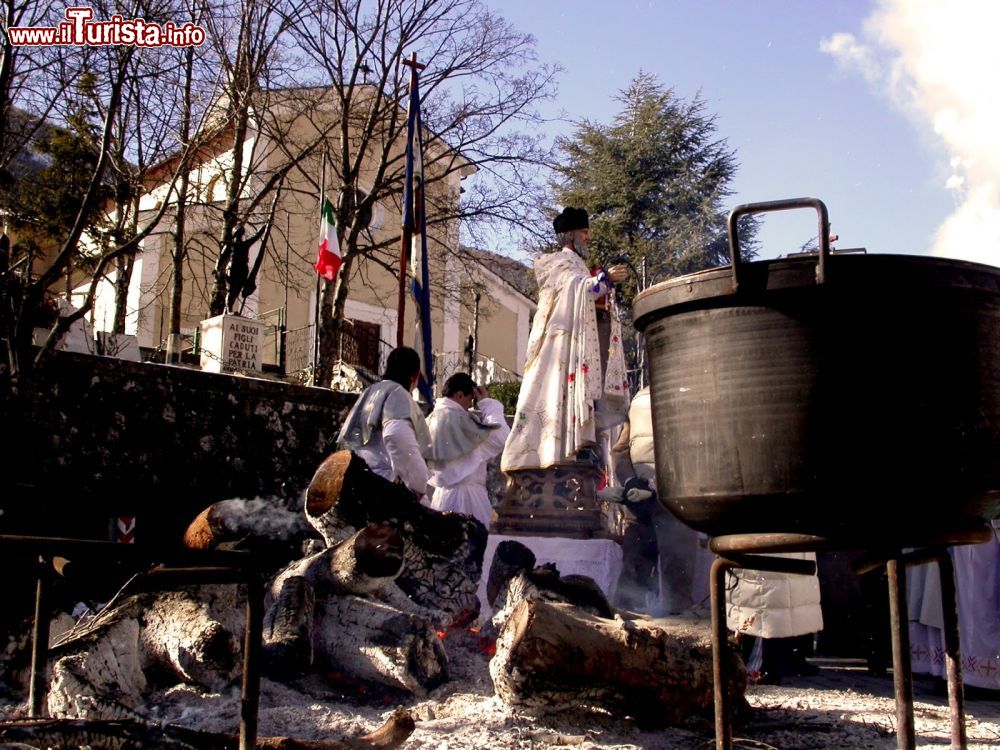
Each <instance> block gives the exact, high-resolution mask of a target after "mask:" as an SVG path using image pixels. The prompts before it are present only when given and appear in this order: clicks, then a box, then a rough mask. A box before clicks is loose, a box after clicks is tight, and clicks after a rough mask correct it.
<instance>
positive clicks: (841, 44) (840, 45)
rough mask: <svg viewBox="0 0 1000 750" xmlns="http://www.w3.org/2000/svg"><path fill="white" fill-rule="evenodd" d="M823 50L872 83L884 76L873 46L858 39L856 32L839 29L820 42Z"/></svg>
mask: <svg viewBox="0 0 1000 750" xmlns="http://www.w3.org/2000/svg"><path fill="white" fill-rule="evenodd" d="M819 49H820V51H821V52H825V53H826V54H828V55H831V56H833V58H834V59H835V60H836V61H837V62H838V64H840V65H841V66H842V67H843V68H845V69H847V70H850V71H852V72H857V73H860V74H861V75H862V76H864V78H865V79H866V80H868V81H869V82H871V83H874V82H875V81H877V80H879V78H881V77H882V70H881V67H880V65H879V63H878V60H877V59H876V57H875V55H874V54H873V52H872V50H871V48H869V47H866V46H865V45H864V44H862V43H861V42H859V41H858V39H857V37H855V36H854V34H849V33H847V32H846V31H838V32H837V33H836V34H834V35H832V36H831V37H829V38H828V39H823V40H821V41H820V43H819Z"/></svg>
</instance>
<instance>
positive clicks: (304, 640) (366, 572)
mask: <svg viewBox="0 0 1000 750" xmlns="http://www.w3.org/2000/svg"><path fill="white" fill-rule="evenodd" d="M402 566H403V540H402V537H400V535H399V534H397V533H396V532H395V531H394V530H393V529H391V528H389V527H388V526H381V525H375V526H368V527H367V528H364V529H362V530H361V531H359V532H357V533H356V534H354V535H353V536H352V537H350V538H348V539H346V540H344V541H343V542H340V543H338V544H337V545H336V546H334V547H330V548H328V549H325V550H323V551H321V552H318V553H316V554H314V555H310V556H309V557H306V558H303V559H302V560H299V561H297V562H295V563H292V564H291V565H289V566H288V567H287V568H285V569H284V570H283V571H281V573H279V574H278V575H277V576H276V578H275V579H274V582H273V583H272V585H271V595H270V598H271V600H272V601H271V604H270V606H269V608H268V610H267V614H266V615H265V618H264V659H265V666H266V668H267V670H268V672H269V673H270V674H271V675H273V676H276V677H288V676H292V675H296V674H301V673H303V672H305V671H306V670H307V669H308V668H309V667H311V666H312V663H313V654H314V650H313V633H314V631H315V629H316V626H315V625H314V621H315V619H316V614H315V610H316V602H317V599H322V598H324V597H326V596H329V595H338V594H357V595H378V594H379V593H381V592H383V591H385V590H386V589H389V587H390V586H391V585H392V580H393V579H394V578H395V577H396V576H397V575H399V572H400V570H401V569H402Z"/></svg>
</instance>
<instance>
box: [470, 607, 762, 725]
mask: <svg viewBox="0 0 1000 750" xmlns="http://www.w3.org/2000/svg"><path fill="white" fill-rule="evenodd" d="M724 658H726V659H727V660H728V661H729V666H728V667H727V668H726V672H727V673H728V674H729V675H731V682H730V684H729V686H728V690H729V692H730V694H731V696H732V698H733V701H734V704H736V703H739V702H741V701H742V700H743V694H744V692H745V690H746V668H745V667H744V665H743V661H742V659H741V658H740V656H739V653H738V651H737V649H736V647H735V645H733V644H729V648H728V650H727V652H726V654H725V657H724ZM490 675H491V676H492V678H493V684H494V687H495V688H496V692H497V695H498V696H499V697H500V698H501V700H503V701H504V702H505V703H507V704H509V705H512V706H518V707H519V708H522V709H525V710H530V711H535V712H538V713H549V712H555V711H565V710H567V709H573V708H581V707H582V708H597V709H606V710H609V711H612V712H614V713H616V714H619V715H627V716H631V717H633V718H634V719H635V720H636V721H637V722H638V723H640V724H641V725H643V726H648V727H654V726H665V725H679V724H683V723H684V722H685V721H686V720H687V719H688V718H690V717H691V716H703V717H706V718H707V717H711V716H712V713H713V687H712V686H713V683H712V652H711V642H710V635H709V629H708V627H707V626H705V625H699V624H697V623H695V622H693V621H684V620H679V619H677V620H652V619H635V620H627V621H626V620H622V619H621V618H615V619H613V620H608V619H604V618H600V617H596V616H594V615H592V614H589V613H586V612H583V611H581V610H580V609H578V608H576V607H573V606H571V605H568V604H563V603H550V602H546V601H542V600H540V599H529V600H524V601H521V602H520V603H518V604H517V605H516V606H515V607H514V608H513V609H512V611H511V614H510V616H509V617H508V618H507V620H506V622H505V623H504V624H503V627H502V629H501V631H500V634H499V637H498V640H497V652H496V655H495V656H494V657H493V659H492V660H491V661H490Z"/></svg>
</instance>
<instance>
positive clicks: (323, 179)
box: [313, 150, 326, 385]
mask: <svg viewBox="0 0 1000 750" xmlns="http://www.w3.org/2000/svg"><path fill="white" fill-rule="evenodd" d="M320 175H321V177H320V185H319V222H320V237H322V236H323V221H324V214H323V201H324V200H326V151H325V150H324V151H323V167H322V169H321V171H320ZM322 279H323V275H322V274H316V304H315V306H314V308H313V385H316V370H317V369H318V368H319V310H320V303H319V297H320V294H321V293H322Z"/></svg>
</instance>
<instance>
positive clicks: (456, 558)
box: [305, 451, 486, 624]
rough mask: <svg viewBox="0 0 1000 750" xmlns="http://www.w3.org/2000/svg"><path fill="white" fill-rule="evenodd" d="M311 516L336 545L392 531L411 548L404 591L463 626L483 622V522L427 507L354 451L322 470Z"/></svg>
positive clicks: (309, 506)
mask: <svg viewBox="0 0 1000 750" xmlns="http://www.w3.org/2000/svg"><path fill="white" fill-rule="evenodd" d="M305 510H306V517H307V518H308V520H309V522H310V523H311V524H312V525H313V526H314V527H315V529H316V530H317V531H318V532H319V533H320V534H321V535H322V536H323V538H324V539H326V541H327V544H328V545H330V546H332V545H334V544H336V543H338V542H340V541H341V540H343V539H345V538H347V537H348V536H349V535H350V534H351V533H352V532H353V531H355V530H357V529H362V528H364V527H366V526H368V525H369V524H385V525H387V526H390V527H392V528H393V529H395V530H396V531H397V532H399V534H400V535H401V536H402V537H403V542H404V560H405V564H404V567H403V571H402V573H400V575H399V577H398V578H397V579H396V585H397V586H399V588H400V589H402V591H403V592H405V593H406V594H407V595H408V596H410V597H411V598H412V599H413V600H414V601H416V602H417V603H418V604H420V605H421V606H424V607H427V608H430V609H436V610H441V611H444V612H447V613H449V614H450V615H451V617H452V620H453V621H454V622H455V623H456V624H459V623H464V622H468V621H471V620H472V619H474V618H475V617H476V616H477V615H478V612H479V600H478V598H477V596H476V588H477V586H478V583H479V578H480V576H481V575H482V566H483V555H484V553H485V551H486V527H485V526H483V525H482V524H481V523H480V522H479V521H477V520H476V519H474V518H471V517H470V516H466V515H462V514H459V513H442V512H440V511H436V510H431V509H430V508H428V507H426V506H424V505H421V504H420V501H419V498H417V496H416V495H414V494H413V493H412V492H410V490H408V489H407V488H406V487H405V486H404V485H402V484H398V483H394V482H389V481H387V480H385V479H383V478H382V477H380V476H378V475H377V474H375V473H374V472H372V471H371V470H370V469H369V468H368V465H367V464H365V462H364V461H363V460H362V459H360V458H358V457H357V456H356V455H354V454H353V453H351V452H350V451H340V452H338V453H334V454H333V455H331V456H330V457H329V458H327V459H326V460H325V461H324V462H323V463H322V464H321V465H320V467H319V468H318V469H317V470H316V474H315V475H314V476H313V479H312V482H311V483H310V484H309V489H308V490H307V493H306V507H305Z"/></svg>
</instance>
